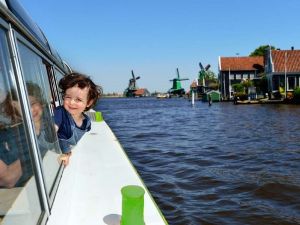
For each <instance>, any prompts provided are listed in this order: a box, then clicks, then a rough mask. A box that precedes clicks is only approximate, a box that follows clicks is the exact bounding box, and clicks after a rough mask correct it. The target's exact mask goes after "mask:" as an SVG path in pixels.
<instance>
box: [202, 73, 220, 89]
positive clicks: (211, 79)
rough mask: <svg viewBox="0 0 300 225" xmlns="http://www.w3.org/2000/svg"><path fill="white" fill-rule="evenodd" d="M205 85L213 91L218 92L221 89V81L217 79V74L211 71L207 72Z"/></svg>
mask: <svg viewBox="0 0 300 225" xmlns="http://www.w3.org/2000/svg"><path fill="white" fill-rule="evenodd" d="M204 79H205V83H206V84H207V86H208V87H209V88H210V89H212V90H218V89H219V81H218V79H217V77H216V74H215V73H214V72H213V71H211V70H207V71H206V72H205V76H204Z"/></svg>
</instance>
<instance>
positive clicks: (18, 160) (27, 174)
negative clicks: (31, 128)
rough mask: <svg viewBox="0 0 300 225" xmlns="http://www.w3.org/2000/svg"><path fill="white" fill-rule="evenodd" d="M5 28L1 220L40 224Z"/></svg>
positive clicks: (0, 71)
mask: <svg viewBox="0 0 300 225" xmlns="http://www.w3.org/2000/svg"><path fill="white" fill-rule="evenodd" d="M10 59H11V57H10V55H9V50H8V42H7V36H6V31H5V30H3V29H1V27H0V203H1V204H0V224H28V225H32V224H37V223H38V221H39V219H40V218H41V216H42V212H43V211H42V207H41V203H40V199H39V195H38V190H37V185H36V179H35V176H34V174H33V169H32V168H33V164H32V160H31V157H30V151H29V149H28V148H29V147H30V145H29V144H28V141H27V138H26V137H27V136H26V130H25V125H24V123H23V121H24V120H23V115H22V111H21V106H20V100H19V97H18V94H17V91H16V90H17V88H16V86H15V82H14V80H13V79H12V75H13V70H12V65H11V62H10Z"/></svg>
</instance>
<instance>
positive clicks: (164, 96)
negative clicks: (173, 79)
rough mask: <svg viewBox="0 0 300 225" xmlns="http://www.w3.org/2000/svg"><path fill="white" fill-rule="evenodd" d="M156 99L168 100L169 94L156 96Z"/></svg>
mask: <svg viewBox="0 0 300 225" xmlns="http://www.w3.org/2000/svg"><path fill="white" fill-rule="evenodd" d="M156 98H158V99H161V98H170V95H169V94H157V95H156Z"/></svg>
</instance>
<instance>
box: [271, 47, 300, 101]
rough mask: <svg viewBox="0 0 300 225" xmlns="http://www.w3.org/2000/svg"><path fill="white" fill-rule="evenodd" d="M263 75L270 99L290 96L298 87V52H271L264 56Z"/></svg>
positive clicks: (299, 65) (299, 82)
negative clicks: (265, 78) (265, 77)
mask: <svg viewBox="0 0 300 225" xmlns="http://www.w3.org/2000/svg"><path fill="white" fill-rule="evenodd" d="M265 73H266V76H267V80H268V93H269V97H270V98H271V99H274V98H281V97H284V98H285V96H287V98H289V93H290V94H292V93H293V91H294V89H295V88H296V87H299V86H300V50H294V48H293V47H292V48H291V50H271V49H269V50H268V51H267V54H266V55H265Z"/></svg>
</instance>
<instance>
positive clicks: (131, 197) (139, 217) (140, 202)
mask: <svg viewBox="0 0 300 225" xmlns="http://www.w3.org/2000/svg"><path fill="white" fill-rule="evenodd" d="M121 193H122V217H121V225H145V222H144V194H145V191H144V189H143V188H142V187H140V186H137V185H128V186H125V187H123V188H122V189H121Z"/></svg>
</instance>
